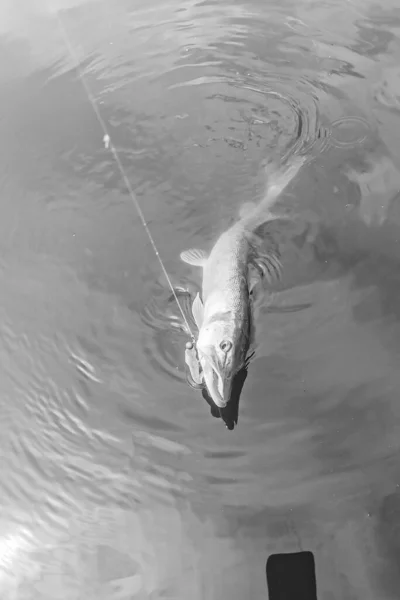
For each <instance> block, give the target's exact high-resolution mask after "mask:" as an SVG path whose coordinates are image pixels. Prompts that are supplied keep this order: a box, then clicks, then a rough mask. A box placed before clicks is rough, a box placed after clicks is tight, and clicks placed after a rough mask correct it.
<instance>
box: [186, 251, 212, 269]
mask: <svg viewBox="0 0 400 600" xmlns="http://www.w3.org/2000/svg"><path fill="white" fill-rule="evenodd" d="M180 257H181V260H183V262H185V263H188V264H189V265H193V266H195V267H204V265H205V264H206V262H207V258H208V256H207V254H206V252H204V250H198V249H197V248H190V250H185V251H184V252H181V254H180Z"/></svg>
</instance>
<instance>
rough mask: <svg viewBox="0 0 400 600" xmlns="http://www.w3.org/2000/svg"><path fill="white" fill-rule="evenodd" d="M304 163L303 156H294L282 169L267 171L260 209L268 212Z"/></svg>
mask: <svg viewBox="0 0 400 600" xmlns="http://www.w3.org/2000/svg"><path fill="white" fill-rule="evenodd" d="M305 162H306V159H305V157H304V156H296V157H294V158H293V159H292V160H291V162H290V163H289V164H286V165H285V166H284V167H282V168H280V169H278V170H275V171H274V172H268V171H267V177H268V181H267V191H266V193H265V196H264V198H263V200H262V201H261V204H260V208H262V209H263V210H269V209H270V208H271V207H272V205H273V204H274V202H275V201H276V199H277V198H278V197H279V196H280V195H281V193H282V192H283V190H284V189H285V188H286V187H287V186H288V185H289V183H290V182H291V181H292V180H293V179H294V178H295V177H296V175H297V173H298V172H299V171H300V168H301V167H302V166H303V165H304V163H305Z"/></svg>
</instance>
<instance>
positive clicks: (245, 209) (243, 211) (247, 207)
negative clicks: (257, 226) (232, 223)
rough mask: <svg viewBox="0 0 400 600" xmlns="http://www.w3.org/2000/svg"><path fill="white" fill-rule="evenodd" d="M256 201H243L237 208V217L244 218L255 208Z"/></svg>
mask: <svg viewBox="0 0 400 600" xmlns="http://www.w3.org/2000/svg"><path fill="white" fill-rule="evenodd" d="M256 206H257V205H256V203H255V202H245V203H244V204H243V205H242V206H241V207H240V210H239V218H240V219H244V218H245V217H248V216H249V214H250V213H252V212H253V210H255V208H256Z"/></svg>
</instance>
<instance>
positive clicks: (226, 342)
mask: <svg viewBox="0 0 400 600" xmlns="http://www.w3.org/2000/svg"><path fill="white" fill-rule="evenodd" d="M219 347H220V348H221V350H222V352H229V350H230V349H231V348H232V342H230V341H229V340H222V342H221V343H220V345H219Z"/></svg>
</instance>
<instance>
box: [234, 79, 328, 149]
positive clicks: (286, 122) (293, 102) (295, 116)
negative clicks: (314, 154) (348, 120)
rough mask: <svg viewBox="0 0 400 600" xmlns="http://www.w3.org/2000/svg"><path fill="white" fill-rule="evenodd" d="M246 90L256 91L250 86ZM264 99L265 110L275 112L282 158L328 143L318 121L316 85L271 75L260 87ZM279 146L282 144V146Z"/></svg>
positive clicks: (326, 130)
mask: <svg viewBox="0 0 400 600" xmlns="http://www.w3.org/2000/svg"><path fill="white" fill-rule="evenodd" d="M245 87H246V88H247V89H252V90H253V91H256V90H255V88H254V84H253V85H248V84H246V85H245ZM257 91H259V92H260V93H263V94H264V96H265V98H266V108H265V110H266V111H267V112H268V113H269V114H270V116H271V117H273V116H274V115H276V117H275V118H276V128H277V133H278V134H279V136H280V137H281V139H282V141H284V144H282V143H280V144H279V147H280V148H281V149H282V150H284V155H286V156H285V157H284V158H286V157H287V156H289V155H291V154H303V153H308V152H310V151H311V149H313V148H314V147H315V146H317V147H318V150H319V151H320V152H322V151H323V150H324V148H325V147H326V146H327V145H328V142H329V138H330V131H329V130H328V129H327V127H325V126H324V125H323V124H322V123H321V115H320V111H319V96H318V92H319V89H318V87H317V86H316V85H315V84H314V83H313V82H311V81H309V80H308V79H305V78H299V79H294V77H293V76H289V75H286V76H283V75H282V74H271V75H270V76H267V77H266V78H265V80H264V81H263V84H262V86H260V89H257ZM282 146H284V147H283V148H282Z"/></svg>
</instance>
